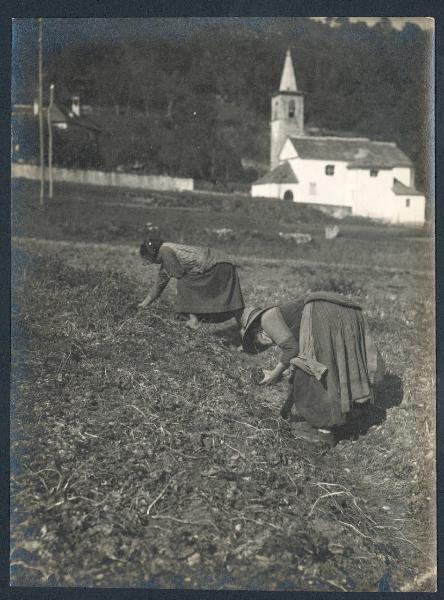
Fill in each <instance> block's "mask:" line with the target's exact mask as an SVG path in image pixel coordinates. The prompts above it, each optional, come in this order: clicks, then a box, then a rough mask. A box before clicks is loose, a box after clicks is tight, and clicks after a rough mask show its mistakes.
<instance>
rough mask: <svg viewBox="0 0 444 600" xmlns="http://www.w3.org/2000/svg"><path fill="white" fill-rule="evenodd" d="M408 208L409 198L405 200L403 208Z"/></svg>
mask: <svg viewBox="0 0 444 600" xmlns="http://www.w3.org/2000/svg"><path fill="white" fill-rule="evenodd" d="M409 206H410V198H406V199H405V207H406V208H409Z"/></svg>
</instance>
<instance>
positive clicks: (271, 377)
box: [259, 363, 288, 385]
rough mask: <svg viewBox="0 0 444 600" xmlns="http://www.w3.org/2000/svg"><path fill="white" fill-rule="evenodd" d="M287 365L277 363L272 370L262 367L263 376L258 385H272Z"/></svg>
mask: <svg viewBox="0 0 444 600" xmlns="http://www.w3.org/2000/svg"><path fill="white" fill-rule="evenodd" d="M287 366H288V365H284V364H282V363H278V364H277V365H276V366H275V368H274V369H273V370H272V371H266V370H265V369H264V378H263V379H262V381H260V382H259V385H273V384H275V383H277V382H278V381H279V379H280V378H281V375H282V373H283V372H284V371H285V369H286V368H287Z"/></svg>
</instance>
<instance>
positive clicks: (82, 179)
mask: <svg viewBox="0 0 444 600" xmlns="http://www.w3.org/2000/svg"><path fill="white" fill-rule="evenodd" d="M11 176H12V177H22V178H24V179H40V167H39V166H36V165H26V164H16V163H14V164H12V166H11ZM45 177H46V179H48V169H47V168H46V169H45ZM53 179H54V181H68V182H71V183H85V184H88V185H105V186H116V187H129V188H140V189H149V190H159V191H160V190H164V191H173V190H176V191H191V190H192V189H193V187H194V181H193V179H187V178H182V177H168V176H166V175H136V174H132V173H115V172H111V173H106V172H104V171H89V170H81V169H61V168H58V167H57V168H54V169H53Z"/></svg>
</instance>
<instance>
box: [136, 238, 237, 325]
mask: <svg viewBox="0 0 444 600" xmlns="http://www.w3.org/2000/svg"><path fill="white" fill-rule="evenodd" d="M140 254H141V256H142V258H143V259H144V260H146V261H148V262H149V263H154V264H158V265H160V269H159V275H158V278H157V282H156V284H155V285H154V287H153V288H152V290H151V291H150V293H149V294H148V296H147V297H146V298H145V299H144V300H143V302H141V303H140V304H139V308H145V307H146V306H148V305H149V304H151V303H152V302H154V300H156V299H157V298H159V296H160V295H161V294H162V292H163V290H164V289H165V287H166V286H167V285H168V282H169V280H170V279H171V277H174V278H176V279H177V294H176V299H175V303H174V308H175V311H176V312H177V313H185V314H188V315H189V319H188V321H187V322H186V325H187V326H188V327H190V328H191V329H197V328H198V327H199V326H200V323H201V321H203V320H206V321H226V320H228V319H230V318H231V317H235V318H236V320H237V321H238V323H239V319H240V316H241V314H242V309H243V308H244V301H243V298H242V290H241V287H240V283H239V277H238V274H237V270H236V265H235V264H234V263H233V261H232V260H231V259H230V258H228V257H227V256H224V255H222V253H219V252H216V251H214V250H211V249H210V248H203V247H197V246H185V245H183V244H173V243H171V242H164V241H163V239H162V238H161V236H160V234H159V232H158V231H157V232H156V231H153V232H151V233H149V234H148V237H147V239H146V240H145V242H144V243H143V244H142V245H141V246H140Z"/></svg>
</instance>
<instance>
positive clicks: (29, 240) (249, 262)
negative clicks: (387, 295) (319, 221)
mask: <svg viewBox="0 0 444 600" xmlns="http://www.w3.org/2000/svg"><path fill="white" fill-rule="evenodd" d="M12 243H13V244H16V245H18V246H26V245H29V246H30V247H32V248H40V249H42V250H43V249H45V248H47V249H48V250H49V249H51V248H70V249H75V248H78V249H82V250H87V249H91V250H95V251H96V250H97V251H99V252H100V251H103V252H106V253H107V254H108V253H109V252H115V253H116V254H121V253H125V254H127V255H128V256H137V255H138V251H137V248H136V246H132V245H129V244H110V243H108V242H100V243H96V242H73V241H66V240H48V239H44V238H35V237H22V236H13V237H12ZM237 258H238V260H239V262H240V265H241V266H254V265H271V266H273V265H286V266H290V267H309V268H322V269H337V268H338V267H339V266H340V267H341V268H342V269H348V270H358V271H361V272H362V270H363V266H362V265H359V264H353V263H341V264H340V265H338V264H337V263H330V262H323V261H314V260H299V259H297V260H296V259H291V258H286V259H277V258H256V257H252V256H238V257H237ZM371 269H372V271H374V272H376V273H393V274H399V273H408V274H410V275H417V276H430V275H431V273H432V272H433V271H432V269H433V267H431V268H430V269H428V270H418V269H405V268H396V267H379V266H377V267H376V266H375V267H374V266H372V267H371Z"/></svg>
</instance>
